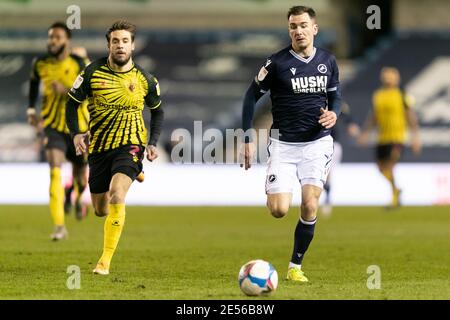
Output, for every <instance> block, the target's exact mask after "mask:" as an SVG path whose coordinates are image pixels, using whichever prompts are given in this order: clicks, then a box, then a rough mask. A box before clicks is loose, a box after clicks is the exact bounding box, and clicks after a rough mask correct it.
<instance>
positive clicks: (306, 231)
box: [291, 218, 317, 264]
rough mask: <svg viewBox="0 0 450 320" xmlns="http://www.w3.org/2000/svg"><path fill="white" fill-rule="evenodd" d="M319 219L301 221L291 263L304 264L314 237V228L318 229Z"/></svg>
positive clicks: (296, 233)
mask: <svg viewBox="0 0 450 320" xmlns="http://www.w3.org/2000/svg"><path fill="white" fill-rule="evenodd" d="M316 221H317V218H316V219H314V220H313V221H303V220H302V219H300V220H299V221H298V223H297V227H296V228H295V240H294V250H293V252H292V258H291V262H292V263H295V264H302V261H303V257H304V255H305V252H306V250H308V247H309V244H310V243H311V241H312V239H313V237H314V228H315V227H316Z"/></svg>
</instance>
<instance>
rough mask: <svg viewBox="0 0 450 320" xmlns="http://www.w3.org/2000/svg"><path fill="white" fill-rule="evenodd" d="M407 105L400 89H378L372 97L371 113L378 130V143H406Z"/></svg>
mask: <svg viewBox="0 0 450 320" xmlns="http://www.w3.org/2000/svg"><path fill="white" fill-rule="evenodd" d="M407 108H409V103H408V102H407V98H406V96H405V94H404V93H403V92H402V90H401V89H400V88H380V89H378V90H377V91H375V93H374V95H373V111H374V116H375V119H376V123H377V128H378V143H379V144H391V143H401V144H403V143H404V142H405V141H406V133H407V120H406V112H407Z"/></svg>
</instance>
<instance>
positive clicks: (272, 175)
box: [267, 174, 277, 183]
mask: <svg viewBox="0 0 450 320" xmlns="http://www.w3.org/2000/svg"><path fill="white" fill-rule="evenodd" d="M276 180H277V176H276V175H274V174H271V175H269V176H268V177H267V181H269V183H274V182H275V181H276Z"/></svg>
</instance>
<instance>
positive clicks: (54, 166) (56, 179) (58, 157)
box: [46, 148, 68, 241]
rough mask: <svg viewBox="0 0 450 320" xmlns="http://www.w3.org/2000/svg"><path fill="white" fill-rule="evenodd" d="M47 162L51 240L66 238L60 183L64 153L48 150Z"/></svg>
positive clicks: (62, 192)
mask: <svg viewBox="0 0 450 320" xmlns="http://www.w3.org/2000/svg"><path fill="white" fill-rule="evenodd" d="M46 156H47V160H48V162H49V165H50V188H49V193H50V202H49V206H50V214H51V216H52V220H53V224H54V231H53V233H52V234H51V236H50V237H51V239H52V240H55V241H57V240H62V239H65V238H67V236H68V233H67V230H66V227H65V224H64V187H63V185H62V181H61V165H62V163H63V161H64V152H63V151H61V150H59V149H56V148H50V149H47V150H46Z"/></svg>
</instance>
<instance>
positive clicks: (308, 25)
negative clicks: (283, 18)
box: [289, 12, 319, 50]
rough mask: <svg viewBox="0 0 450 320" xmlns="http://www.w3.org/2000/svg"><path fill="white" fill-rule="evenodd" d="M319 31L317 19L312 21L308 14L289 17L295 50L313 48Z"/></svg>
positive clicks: (290, 32) (290, 33) (290, 34)
mask: <svg viewBox="0 0 450 320" xmlns="http://www.w3.org/2000/svg"><path fill="white" fill-rule="evenodd" d="M318 31H319V27H318V25H317V23H316V21H315V19H311V18H310V17H309V14H308V13H306V12H305V13H302V14H300V15H291V16H290V17H289V36H290V37H291V40H292V46H293V47H294V49H298V50H304V49H306V48H308V47H310V46H312V45H313V43H314V36H315V35H316V34H317V32H318Z"/></svg>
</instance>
